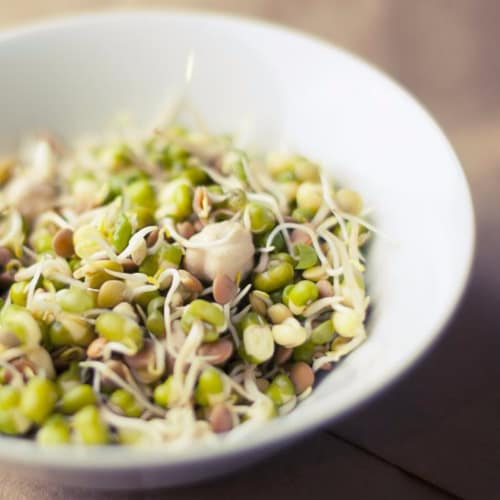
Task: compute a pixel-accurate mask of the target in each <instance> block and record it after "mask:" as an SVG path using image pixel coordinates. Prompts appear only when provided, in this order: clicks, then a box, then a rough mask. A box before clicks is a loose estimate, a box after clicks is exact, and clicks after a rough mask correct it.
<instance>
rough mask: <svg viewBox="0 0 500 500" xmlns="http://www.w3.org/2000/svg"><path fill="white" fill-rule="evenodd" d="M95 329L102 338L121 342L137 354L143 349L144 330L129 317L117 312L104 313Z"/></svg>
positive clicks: (99, 317)
mask: <svg viewBox="0 0 500 500" xmlns="http://www.w3.org/2000/svg"><path fill="white" fill-rule="evenodd" d="M95 329H96V331H97V333H98V334H99V335H101V336H102V337H104V338H106V339H108V340H110V341H114V342H120V343H122V344H123V345H125V346H126V347H128V348H129V349H132V350H133V351H135V352H137V351H139V350H140V349H141V348H142V345H143V337H142V329H141V327H140V326H139V325H138V324H137V323H136V322H135V321H134V320H133V319H131V318H129V317H128V316H124V315H121V314H118V313H115V312H105V313H102V314H100V315H99V316H98V317H97V319H96V323H95Z"/></svg>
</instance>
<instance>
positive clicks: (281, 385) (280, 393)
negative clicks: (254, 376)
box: [266, 373, 295, 406]
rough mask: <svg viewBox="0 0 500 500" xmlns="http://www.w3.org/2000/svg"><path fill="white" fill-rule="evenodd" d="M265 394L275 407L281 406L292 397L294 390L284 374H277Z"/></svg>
mask: <svg viewBox="0 0 500 500" xmlns="http://www.w3.org/2000/svg"><path fill="white" fill-rule="evenodd" d="M266 394H267V395H268V396H269V397H270V398H271V399H272V400H273V402H274V404H275V405H276V406H282V405H284V404H285V403H288V402H289V401H290V400H291V399H292V398H293V397H294V395H295V389H294V386H293V384H292V381H291V380H290V378H289V377H288V376H287V375H285V374H284V373H279V374H278V375H276V376H275V377H274V378H273V380H272V382H271V384H270V385H269V387H268V389H267V391H266Z"/></svg>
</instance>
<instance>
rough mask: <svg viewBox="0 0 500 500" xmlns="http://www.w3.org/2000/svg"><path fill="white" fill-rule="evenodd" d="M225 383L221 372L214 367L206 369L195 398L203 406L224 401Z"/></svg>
mask: <svg viewBox="0 0 500 500" xmlns="http://www.w3.org/2000/svg"><path fill="white" fill-rule="evenodd" d="M223 391H224V382H223V380H222V377H221V375H220V374H219V370H217V369H216V368H213V367H208V368H205V369H204V370H203V371H202V372H201V374H200V377H199V379H198V385H197V386H196V389H195V393H194V397H195V400H196V402H197V403H198V404H199V405H202V406H211V405H213V404H215V403H216V402H220V401H222V399H223Z"/></svg>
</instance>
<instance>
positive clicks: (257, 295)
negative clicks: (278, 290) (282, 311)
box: [248, 290, 273, 316]
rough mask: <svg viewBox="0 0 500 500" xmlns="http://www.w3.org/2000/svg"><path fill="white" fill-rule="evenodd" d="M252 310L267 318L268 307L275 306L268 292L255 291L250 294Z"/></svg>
mask: <svg viewBox="0 0 500 500" xmlns="http://www.w3.org/2000/svg"><path fill="white" fill-rule="evenodd" d="M248 300H249V301H250V305H251V306H252V309H253V310H254V311H255V312H256V313H257V314H260V315H261V316H265V315H266V313H267V309H268V307H270V306H272V305H273V301H272V300H271V297H269V295H268V294H267V293H266V292H262V291H260V290H254V291H253V292H251V293H250V295H249V299H248Z"/></svg>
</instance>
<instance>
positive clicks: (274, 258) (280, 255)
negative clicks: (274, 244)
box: [269, 252, 295, 267]
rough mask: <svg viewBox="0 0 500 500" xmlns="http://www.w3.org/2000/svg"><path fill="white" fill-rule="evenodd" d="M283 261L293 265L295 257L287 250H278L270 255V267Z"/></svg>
mask: <svg viewBox="0 0 500 500" xmlns="http://www.w3.org/2000/svg"><path fill="white" fill-rule="evenodd" d="M281 262H288V264H290V265H291V266H293V265H295V260H294V258H293V257H292V256H291V255H290V254H288V253H286V252H276V253H272V254H271V255H270V256H269V267H272V266H274V265H277V264H280V263H281Z"/></svg>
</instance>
